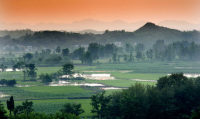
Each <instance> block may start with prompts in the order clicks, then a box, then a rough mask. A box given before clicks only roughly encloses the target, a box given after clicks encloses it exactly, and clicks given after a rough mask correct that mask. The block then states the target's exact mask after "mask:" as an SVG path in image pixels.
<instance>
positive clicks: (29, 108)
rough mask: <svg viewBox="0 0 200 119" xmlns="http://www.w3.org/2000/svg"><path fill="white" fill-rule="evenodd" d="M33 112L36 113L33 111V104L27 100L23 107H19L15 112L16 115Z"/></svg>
mask: <svg viewBox="0 0 200 119" xmlns="http://www.w3.org/2000/svg"><path fill="white" fill-rule="evenodd" d="M32 111H34V109H33V102H32V101H29V102H28V100H27V99H26V101H25V102H22V105H18V106H17V107H16V108H15V110H14V114H15V115H16V114H21V113H25V114H30V113H31V112H32Z"/></svg>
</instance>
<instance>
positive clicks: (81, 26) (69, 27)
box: [0, 19, 200, 32]
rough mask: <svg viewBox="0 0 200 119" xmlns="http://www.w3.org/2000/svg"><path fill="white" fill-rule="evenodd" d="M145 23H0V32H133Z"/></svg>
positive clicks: (184, 25) (179, 25)
mask: <svg viewBox="0 0 200 119" xmlns="http://www.w3.org/2000/svg"><path fill="white" fill-rule="evenodd" d="M146 22H147V21H139V22H131V23H127V22H124V21H122V20H115V21H112V22H105V21H99V20H93V19H84V20H81V21H74V22H72V23H42V22H41V23H38V24H35V25H30V24H25V23H20V22H14V23H3V22H0V30H16V29H31V30H33V31H40V30H58V31H60V30H62V31H72V32H74V31H76V32H77V31H83V30H86V29H92V30H96V31H105V30H125V31H135V30H137V29H138V28H140V27H141V26H143V25H144V24H145V23H146ZM157 25H159V26H164V27H167V28H171V29H178V30H181V31H188V30H190V31H191V30H200V24H192V23H189V22H186V21H175V20H166V21H161V22H159V23H157Z"/></svg>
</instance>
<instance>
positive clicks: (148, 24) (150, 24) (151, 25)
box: [143, 22, 156, 27]
mask: <svg viewBox="0 0 200 119" xmlns="http://www.w3.org/2000/svg"><path fill="white" fill-rule="evenodd" d="M155 26H156V24H154V23H152V22H147V23H146V24H145V25H144V26H143V27H155Z"/></svg>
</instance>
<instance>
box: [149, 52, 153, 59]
mask: <svg viewBox="0 0 200 119" xmlns="http://www.w3.org/2000/svg"><path fill="white" fill-rule="evenodd" d="M149 58H150V60H151V61H152V59H153V50H152V49H151V50H150V52H149Z"/></svg>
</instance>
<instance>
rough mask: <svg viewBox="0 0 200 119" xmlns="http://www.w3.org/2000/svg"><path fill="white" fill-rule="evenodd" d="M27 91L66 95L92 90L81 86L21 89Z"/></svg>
mask: <svg viewBox="0 0 200 119" xmlns="http://www.w3.org/2000/svg"><path fill="white" fill-rule="evenodd" d="M19 88H20V89H23V90H25V91H31V92H41V93H53V94H66V93H88V92H92V91H90V90H84V89H82V88H81V87H80V86H31V87H19Z"/></svg>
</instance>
